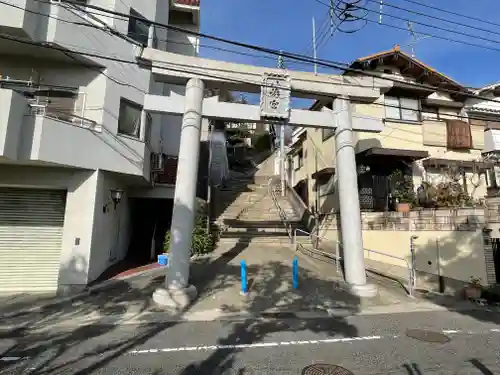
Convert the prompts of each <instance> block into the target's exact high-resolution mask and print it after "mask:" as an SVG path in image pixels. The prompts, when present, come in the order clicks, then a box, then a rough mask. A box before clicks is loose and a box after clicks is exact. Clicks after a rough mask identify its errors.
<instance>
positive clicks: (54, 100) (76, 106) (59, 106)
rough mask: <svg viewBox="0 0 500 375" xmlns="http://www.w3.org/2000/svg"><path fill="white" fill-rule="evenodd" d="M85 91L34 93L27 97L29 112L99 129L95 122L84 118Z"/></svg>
mask: <svg viewBox="0 0 500 375" xmlns="http://www.w3.org/2000/svg"><path fill="white" fill-rule="evenodd" d="M86 96H87V95H86V93H78V94H75V95H68V96H66V97H54V96H50V97H49V96H45V95H36V96H34V97H32V98H29V99H28V101H29V102H30V104H29V105H30V114H31V115H38V116H46V117H50V118H53V119H57V120H59V121H64V122H68V123H70V124H72V125H76V126H80V127H84V128H87V129H91V130H99V127H98V125H97V123H96V122H95V121H93V120H89V119H87V118H85V106H86Z"/></svg>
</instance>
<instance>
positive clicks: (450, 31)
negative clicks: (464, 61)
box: [315, 0, 500, 52]
mask: <svg viewBox="0 0 500 375" xmlns="http://www.w3.org/2000/svg"><path fill="white" fill-rule="evenodd" d="M315 1H316V2H318V3H320V4H323V5H324V6H326V7H330V5H329V4H326V3H324V2H323V1H321V0H315ZM368 1H374V0H368ZM339 2H341V3H343V4H348V5H350V4H349V3H347V2H345V0H339ZM384 5H385V3H384ZM356 7H357V8H359V9H363V10H366V11H367V12H370V13H376V14H379V11H376V10H373V9H369V8H366V7H360V6H356ZM384 16H387V17H391V18H394V19H398V20H401V21H406V22H412V23H414V24H417V25H421V26H425V27H429V28H433V29H436V30H441V31H445V32H449V33H452V34H457V35H462V36H466V37H468V38H473V39H479V40H484V41H486V42H490V43H494V44H500V42H499V41H497V40H494V39H489V38H485V37H482V36H479V35H473V34H469V33H464V32H461V31H456V30H451V29H447V28H444V27H440V26H436V25H432V24H428V23H423V22H419V21H414V20H411V19H408V18H404V17H400V16H396V15H394V14H390V13H384ZM365 20H366V21H368V22H372V23H377V24H379V25H382V26H390V27H393V25H388V24H386V23H380V22H379V21H373V20H370V19H368V18H366V19H365ZM403 30H405V31H407V30H406V29H403ZM419 34H423V35H429V36H432V37H434V38H437V39H443V40H447V41H451V42H455V43H462V44H465V45H469V46H474V47H479V48H485V49H491V50H494V51H498V52H500V48H493V47H488V46H484V45H481V44H476V43H470V42H466V41H462V40H458V39H451V38H447V37H442V36H438V35H432V34H429V33H423V32H419Z"/></svg>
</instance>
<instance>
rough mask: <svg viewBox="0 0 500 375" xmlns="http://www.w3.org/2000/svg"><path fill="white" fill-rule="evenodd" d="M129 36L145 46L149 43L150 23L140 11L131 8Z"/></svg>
mask: <svg viewBox="0 0 500 375" xmlns="http://www.w3.org/2000/svg"><path fill="white" fill-rule="evenodd" d="M130 15H131V16H132V17H130V18H129V21H128V33H127V36H128V37H130V38H132V39H134V40H135V41H136V42H139V43H141V44H142V45H144V46H147V45H148V38H149V26H150V23H149V22H148V21H147V20H146V18H145V17H143V16H142V14H140V13H139V12H137V11H135V10H134V9H132V8H130Z"/></svg>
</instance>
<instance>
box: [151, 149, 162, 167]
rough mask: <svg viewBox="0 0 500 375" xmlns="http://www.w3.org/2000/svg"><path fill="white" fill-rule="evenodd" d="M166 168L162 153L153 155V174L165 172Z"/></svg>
mask: <svg viewBox="0 0 500 375" xmlns="http://www.w3.org/2000/svg"><path fill="white" fill-rule="evenodd" d="M164 166H165V158H164V155H163V154H162V153H155V152H153V153H152V154H151V172H163V169H164Z"/></svg>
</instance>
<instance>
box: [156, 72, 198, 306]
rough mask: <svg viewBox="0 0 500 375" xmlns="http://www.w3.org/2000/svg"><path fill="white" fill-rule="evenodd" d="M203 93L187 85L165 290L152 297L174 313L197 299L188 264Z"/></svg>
mask: <svg viewBox="0 0 500 375" xmlns="http://www.w3.org/2000/svg"><path fill="white" fill-rule="evenodd" d="M203 91H204V84H203V81H202V80H201V79H199V78H191V79H190V80H189V81H188V83H187V85H186V94H185V106H184V116H183V118H182V127H181V138H180V145H179V158H178V164H177V179H176V188H175V195H174V208H173V212H172V225H171V228H170V234H171V242H170V248H169V269H168V272H167V276H166V278H165V286H164V288H159V289H157V290H156V291H155V292H154V294H153V300H154V301H155V302H156V303H158V304H159V305H163V306H166V307H170V308H173V309H175V310H182V309H183V308H185V307H186V306H187V305H189V303H190V302H191V301H192V300H193V299H194V298H195V297H196V288H195V287H194V286H193V285H189V261H190V256H191V243H192V233H193V227H194V222H195V215H196V181H197V174H198V159H199V154H200V136H201V119H202V106H203Z"/></svg>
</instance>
